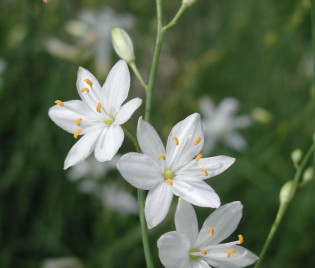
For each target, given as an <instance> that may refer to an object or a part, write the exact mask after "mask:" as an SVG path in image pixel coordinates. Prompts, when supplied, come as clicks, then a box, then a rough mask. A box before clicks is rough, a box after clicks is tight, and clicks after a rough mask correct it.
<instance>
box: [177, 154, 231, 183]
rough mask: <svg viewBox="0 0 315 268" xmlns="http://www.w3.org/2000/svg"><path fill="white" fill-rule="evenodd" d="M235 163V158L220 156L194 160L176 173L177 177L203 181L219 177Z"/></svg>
mask: <svg viewBox="0 0 315 268" xmlns="http://www.w3.org/2000/svg"><path fill="white" fill-rule="evenodd" d="M234 162H235V158H233V157H229V156H225V155H219V156H214V157H208V158H201V159H199V160H198V161H196V160H192V161H191V162H190V163H188V164H187V165H186V166H184V167H182V168H181V169H180V170H179V171H177V172H176V176H177V177H181V178H182V177H183V178H187V177H188V178H191V177H196V178H202V179H203V180H205V179H208V178H211V177H214V176H216V175H219V174H220V173H222V172H223V171H225V170H226V169H227V168H229V167H230V166H231V165H232V164H233V163H234Z"/></svg>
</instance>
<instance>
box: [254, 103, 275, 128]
mask: <svg viewBox="0 0 315 268" xmlns="http://www.w3.org/2000/svg"><path fill="white" fill-rule="evenodd" d="M252 118H253V119H254V120H255V121H256V122H258V123H261V124H269V123H270V122H271V121H272V114H271V113H270V112H269V111H267V110H266V109H264V108H261V107H256V108H255V109H254V110H253V111H252Z"/></svg>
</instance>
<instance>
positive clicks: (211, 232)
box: [209, 227, 214, 236]
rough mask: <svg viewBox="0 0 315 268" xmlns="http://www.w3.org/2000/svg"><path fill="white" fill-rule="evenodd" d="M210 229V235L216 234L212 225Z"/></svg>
mask: <svg viewBox="0 0 315 268" xmlns="http://www.w3.org/2000/svg"><path fill="white" fill-rule="evenodd" d="M209 231H210V236H213V235H214V229H213V228H212V227H209Z"/></svg>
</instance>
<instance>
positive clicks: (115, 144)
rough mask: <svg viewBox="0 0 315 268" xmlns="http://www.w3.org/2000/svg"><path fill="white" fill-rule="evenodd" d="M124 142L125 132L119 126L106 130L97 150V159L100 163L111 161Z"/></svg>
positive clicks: (114, 125) (112, 126)
mask: <svg viewBox="0 0 315 268" xmlns="http://www.w3.org/2000/svg"><path fill="white" fill-rule="evenodd" d="M123 141H124V132H123V130H122V129H121V127H120V126H119V125H116V124H112V125H111V126H110V127H108V128H105V129H104V130H103V132H102V135H101V137H100V138H99V140H98V142H97V145H96V148H95V152H94V154H95V158H96V159H97V160H98V161H100V162H104V161H109V160H111V159H112V158H113V157H114V155H115V154H116V153H117V151H118V150H119V148H120V147H121V145H122V143H123Z"/></svg>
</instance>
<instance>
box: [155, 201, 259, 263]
mask: <svg viewBox="0 0 315 268" xmlns="http://www.w3.org/2000/svg"><path fill="white" fill-rule="evenodd" d="M242 209H243V206H242V204H241V203H240V202H239V201H235V202H232V203H228V204H226V205H224V206H221V207H220V208H219V209H217V210H216V211H214V212H213V213H212V214H211V215H210V216H209V217H208V218H207V219H206V220H205V222H204V224H203V226H202V228H201V230H200V232H199V233H198V221H197V217H196V213H195V211H194V209H193V207H192V205H190V204H189V203H187V202H186V201H185V200H183V199H179V203H178V206H177V209H176V213H175V226H176V231H173V232H168V233H166V234H164V235H162V236H161V237H160V239H159V240H158V242H157V244H158V248H159V256H160V260H161V262H162V263H163V265H164V266H165V267H166V268H209V267H228V268H239V267H246V266H248V265H251V264H253V263H254V262H255V261H257V259H258V258H257V256H256V255H255V254H254V253H252V252H251V251H249V250H247V249H246V248H243V247H241V246H239V245H240V244H242V243H243V242H244V238H243V236H242V235H238V239H237V240H236V241H234V242H230V243H222V244H219V243H220V242H221V241H223V240H225V239H226V238H228V237H229V236H230V235H231V234H232V233H233V232H234V231H235V229H236V227H237V226H238V224H239V222H240V220H241V217H242Z"/></svg>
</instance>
